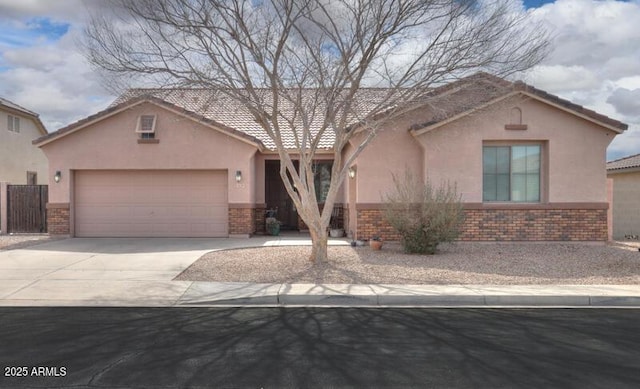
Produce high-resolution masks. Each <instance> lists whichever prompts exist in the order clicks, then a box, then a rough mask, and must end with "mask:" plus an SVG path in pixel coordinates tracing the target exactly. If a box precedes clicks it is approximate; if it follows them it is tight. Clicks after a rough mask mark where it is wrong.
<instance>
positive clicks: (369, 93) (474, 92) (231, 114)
mask: <svg viewBox="0 0 640 389" xmlns="http://www.w3.org/2000/svg"><path fill="white" fill-rule="evenodd" d="M258 91H259V92H262V93H263V96H264V101H265V104H266V105H268V104H270V103H269V102H270V101H271V99H270V93H269V90H266V89H265V90H258ZM391 91H392V90H391V89H385V88H363V89H361V90H359V91H358V93H357V94H356V96H355V99H354V103H355V109H353V112H352V114H351V115H350V118H351V123H352V124H357V123H359V122H360V120H362V119H363V118H366V117H369V118H370V117H371V116H369V115H370V114H371V113H372V112H374V111H375V112H377V113H378V114H377V115H380V114H384V112H385V109H390V110H393V109H391V107H388V106H387V107H385V106H384V105H383V104H384V102H385V101H386V100H385V98H386V97H388V95H389V93H390V92H391ZM514 91H523V92H527V93H530V94H532V95H535V96H538V97H540V98H541V99H544V100H547V101H549V102H551V103H554V104H557V105H560V106H562V107H565V108H566V109H569V110H571V111H574V112H576V113H579V114H582V115H584V116H587V117H589V118H591V119H593V120H595V121H598V122H600V123H603V124H605V125H609V126H612V127H614V128H617V129H619V130H621V131H624V130H626V129H627V125H626V124H624V123H621V122H619V121H617V120H614V119H611V118H608V117H606V116H604V115H600V114H598V113H596V112H594V111H592V110H589V109H585V108H584V107H582V106H580V105H577V104H574V103H571V102H570V101H567V100H563V99H561V98H559V97H557V96H554V95H552V94H549V93H547V92H545V91H542V90H540V89H537V88H534V87H532V86H530V85H527V84H525V83H523V82H515V83H513V82H509V81H506V80H504V79H502V78H499V77H496V76H493V75H490V74H487V73H476V74H474V75H471V76H468V77H465V78H462V79H459V80H457V81H455V82H451V83H449V84H446V85H443V86H440V87H437V88H434V89H432V90H430V91H429V92H427V93H425V94H424V95H422V96H420V97H418V98H416V99H414V100H412V101H411V102H410V103H409V104H410V105H411V106H412V107H416V106H419V107H420V109H422V110H423V111H426V113H427V114H429V113H430V119H428V120H427V121H426V122H423V123H416V124H414V125H413V126H412V127H411V129H412V130H419V129H421V128H425V127H429V126H432V125H434V124H437V123H440V122H442V121H444V120H447V119H449V118H452V117H454V116H456V115H460V114H464V113H465V112H468V111H470V110H472V109H474V108H477V107H479V106H482V105H483V104H486V103H489V102H490V101H492V100H494V99H497V98H499V97H501V96H505V95H507V94H509V93H512V92H514ZM303 92H304V93H303V99H316V100H313V104H311V105H315V104H316V103H317V93H318V90H315V89H307V90H304V91H303ZM140 99H146V100H148V101H152V102H154V103H156V104H159V105H165V106H167V107H170V108H172V109H174V110H175V109H180V110H181V112H182V113H184V114H185V115H188V116H190V117H192V118H193V119H194V120H197V121H202V122H206V123H208V124H210V125H213V126H216V127H218V128H221V129H223V130H225V131H228V132H230V133H232V134H234V135H236V136H241V137H245V138H246V139H249V140H252V141H254V142H255V143H256V144H258V145H260V146H261V147H264V148H267V149H271V150H274V149H275V148H276V145H275V143H274V142H273V140H272V139H271V138H270V137H269V136H268V134H267V132H266V131H265V130H264V129H263V128H262V127H261V126H260V124H258V123H257V122H256V121H255V120H254V118H253V116H252V115H251V113H250V112H249V110H248V109H247V108H246V107H245V106H244V105H243V104H242V103H240V102H238V101H237V100H234V99H232V98H231V97H229V96H228V95H227V94H225V93H222V91H215V90H209V89H180V88H176V89H130V90H129V91H127V92H125V93H124V94H123V95H121V96H120V97H118V98H117V99H116V100H115V101H114V102H113V104H112V105H111V106H110V107H109V108H107V109H106V110H104V111H101V112H98V113H96V114H94V115H91V116H89V117H87V118H85V119H82V120H80V121H78V122H76V123H73V124H70V125H69V126H66V127H64V128H61V129H59V130H58V131H56V132H54V133H51V134H49V135H47V136H44V137H42V138H39V139H37V140H35V141H34V143H41V142H43V141H46V140H48V139H51V138H55V137H57V136H60V135H62V134H65V133H68V132H71V131H73V130H75V129H77V128H78V127H80V126H83V125H85V124H87V123H89V122H91V121H93V120H96V119H99V118H100V117H102V116H105V115H108V114H109V113H111V112H113V111H115V110H119V109H121V108H122V107H124V106H127V105H130V104H134V103H135V102H137V101H140ZM323 108H324V107H322V106H320V107H319V109H318V110H317V111H316V112H319V113H321V112H324V110H323ZM281 110H282V111H285V112H286V111H287V110H288V112H286V113H287V114H288V113H291V112H292V107H291V106H286V105H283V106H282V107H281ZM289 116H291V115H289ZM320 116H321V115H320V114H318V115H317V117H316V120H312V122H311V129H310V132H311V135H312V136H315V135H317V134H318V131H319V129H320V126H321V122H322V120H318V117H320ZM375 117H376V116H374V118H375ZM281 127H282V128H284V130H283V131H284V132H283V133H282V140H283V144H284V146H285V147H286V148H289V149H294V148H296V142H295V138H296V133H295V132H294V130H292V129H291V128H290V127H289V126H286V125H283V126H281ZM334 141H335V134H334V133H333V131H330V130H327V131H325V132H324V134H323V135H322V137H321V139H320V142H319V148H320V149H331V148H333V145H334Z"/></svg>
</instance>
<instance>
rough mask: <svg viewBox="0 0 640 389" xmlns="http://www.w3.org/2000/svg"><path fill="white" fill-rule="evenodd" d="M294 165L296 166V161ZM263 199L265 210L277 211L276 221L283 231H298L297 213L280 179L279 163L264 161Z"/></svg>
mask: <svg viewBox="0 0 640 389" xmlns="http://www.w3.org/2000/svg"><path fill="white" fill-rule="evenodd" d="M294 164H295V165H296V168H297V165H298V162H297V161H294ZM264 168H265V175H264V176H265V197H266V203H267V209H276V208H277V210H278V214H277V219H278V220H279V221H280V222H281V223H282V225H281V226H280V228H281V229H283V230H297V229H298V213H297V212H296V209H295V206H294V204H293V200H291V197H289V194H288V193H287V190H286V189H285V187H284V183H283V182H282V178H280V161H265V165H264Z"/></svg>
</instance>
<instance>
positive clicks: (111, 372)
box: [0, 308, 640, 388]
mask: <svg viewBox="0 0 640 389" xmlns="http://www.w3.org/2000/svg"><path fill="white" fill-rule="evenodd" d="M639 329H640V310H635V309H634V310H632V309H618V310H613V309H612V310H606V309H535V310H524V309H523V310H518V309H328V308H221V309H218V308H1V309H0V366H1V367H2V373H3V374H2V376H1V377H0V387H3V388H5V387H7V388H9V387H10V388H16V387H47V388H52V387H71V386H74V387H87V386H88V387H116V388H117V387H123V388H124V387H127V388H129V387H132V388H135V387H163V388H167V387H214V388H220V387H234V388H244V387H247V388H289V387H291V388H294V387H295V388H314V387H321V388H325V387H366V388H373V387H393V388H400V387H420V388H424V387H438V388H440V387H442V388H470V387H473V388H501V387H503V388H517V387H528V388H552V387H562V388H565V387H567V388H570V387H573V388H621V387H622V388H626V387H628V388H637V387H640V331H639ZM21 373H24V374H21ZM7 375H8V376H7ZM18 375H22V376H18Z"/></svg>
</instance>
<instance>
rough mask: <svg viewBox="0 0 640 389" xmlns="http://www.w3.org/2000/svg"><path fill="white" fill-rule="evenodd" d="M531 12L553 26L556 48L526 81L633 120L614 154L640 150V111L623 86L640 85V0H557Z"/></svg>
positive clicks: (611, 155) (614, 147)
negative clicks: (635, 110)
mask: <svg viewBox="0 0 640 389" xmlns="http://www.w3.org/2000/svg"><path fill="white" fill-rule="evenodd" d="M531 15H532V17H533V18H534V19H536V20H538V21H541V22H543V23H544V24H546V25H547V26H548V27H549V28H550V30H551V31H552V34H553V37H554V42H553V47H554V49H553V52H552V53H551V54H550V55H549V57H548V58H547V59H546V60H545V61H544V63H543V64H541V65H540V66H537V67H536V68H534V69H533V70H532V71H531V72H529V74H528V77H527V82H529V83H531V84H533V85H535V86H536V87H539V88H541V89H544V90H546V91H548V92H550V93H554V94H557V95H559V96H561V97H563V98H566V99H569V100H571V101H573V102H575V103H578V104H582V105H584V106H586V107H588V108H590V109H594V110H596V111H598V112H599V113H602V114H605V115H608V116H611V117H613V118H615V119H618V120H621V121H623V122H625V123H627V124H629V129H628V130H627V131H626V132H625V133H624V134H623V135H618V136H617V137H616V139H615V140H614V141H613V142H612V143H611V145H610V146H609V149H608V153H607V157H608V159H609V160H610V159H615V158H619V157H622V156H625V155H628V154H632V153H633V154H635V153H640V114H639V113H635V112H634V111H633V103H629V102H628V101H627V99H629V98H631V97H633V96H632V95H630V94H625V93H624V92H623V91H622V90H625V89H626V90H629V91H632V90H634V89H638V88H640V28H638V21H640V2H639V1H637V0H636V1H630V2H623V1H614V0H603V1H595V0H557V1H556V2H554V3H549V4H546V5H544V6H542V7H540V8H538V9H534V10H532V11H531Z"/></svg>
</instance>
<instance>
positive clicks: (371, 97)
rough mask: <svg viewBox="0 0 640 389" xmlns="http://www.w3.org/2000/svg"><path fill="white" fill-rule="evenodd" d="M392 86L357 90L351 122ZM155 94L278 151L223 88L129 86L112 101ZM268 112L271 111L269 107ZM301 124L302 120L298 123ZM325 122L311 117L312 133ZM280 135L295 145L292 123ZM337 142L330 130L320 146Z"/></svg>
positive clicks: (312, 97)
mask: <svg viewBox="0 0 640 389" xmlns="http://www.w3.org/2000/svg"><path fill="white" fill-rule="evenodd" d="M390 91H391V90H390V89H384V88H363V89H361V90H359V91H358V93H357V94H356V97H355V103H356V104H357V108H356V109H355V110H354V114H353V115H351V121H352V122H355V121H357V120H359V119H360V118H363V117H365V116H366V115H367V114H368V113H369V112H371V111H372V110H374V109H376V108H377V107H378V105H379V104H380V103H381V102H383V101H384V99H385V97H386V96H387V95H388V94H389V92H390ZM317 92H318V91H317V90H315V89H306V90H304V91H303V93H302V95H303V99H309V101H313V103H312V104H313V105H316V104H317V102H318V100H319V99H317V98H318V95H317ZM258 93H260V94H262V96H263V98H264V104H265V105H266V106H267V107H268V106H269V105H270V104H271V101H272V99H271V94H270V91H269V90H267V89H261V90H258ZM148 96H152V97H155V98H158V99H161V100H163V101H166V102H168V103H170V104H172V105H175V106H177V107H180V108H183V109H185V110H186V111H189V112H194V113H197V114H199V115H202V116H203V117H204V118H206V119H209V120H212V121H215V122H217V123H220V124H222V125H224V126H226V127H229V128H233V129H237V130H239V131H241V132H243V133H245V134H247V135H249V136H251V137H253V138H255V139H257V140H259V141H260V142H261V143H262V144H264V146H265V147H266V148H268V149H271V150H275V149H276V144H275V142H274V141H273V140H272V139H271V138H270V137H269V135H268V134H267V132H266V131H265V130H264V129H263V128H262V127H261V126H260V124H259V123H257V122H256V121H255V120H254V117H253V116H252V115H251V113H250V111H249V110H248V108H247V107H246V106H245V105H243V104H242V103H240V102H238V101H237V100H235V99H233V98H231V97H229V96H228V95H227V94H225V93H222V92H221V91H216V90H209V89H198V88H192V89H186V88H184V89H183V88H177V89H130V90H128V91H127V92H125V93H124V94H123V95H121V96H120V97H118V98H117V99H116V100H115V101H114V102H113V104H112V106H117V105H119V104H122V103H125V102H127V101H128V100H130V99H133V98H144V97H148ZM283 103H285V104H286V101H284V100H283V101H280V104H281V111H285V115H286V116H287V117H293V116H294V115H293V105H292V104H287V105H285V104H283ZM266 110H267V112H268V111H269V110H268V109H266ZM323 112H325V110H324V106H322V104H318V107H317V108H316V113H317V114H316V117H318V116H319V113H323ZM297 124H298V125H301V123H297ZM321 124H322V120H318V119H316V120H312V121H311V126H310V127H311V128H310V133H311V134H312V136H315V135H316V134H317V133H318V131H319V129H320V126H321ZM281 129H282V133H281V138H282V142H283V144H284V146H285V147H286V148H289V149H294V148H297V147H296V139H295V133H294V131H293V129H292V128H291V126H289V125H286V124H285V123H282V124H281ZM334 141H335V133H334V132H332V131H330V130H327V131H325V133H324V134H323V136H322V138H321V139H320V142H319V144H318V147H319V148H320V149H331V148H333V145H334Z"/></svg>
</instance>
